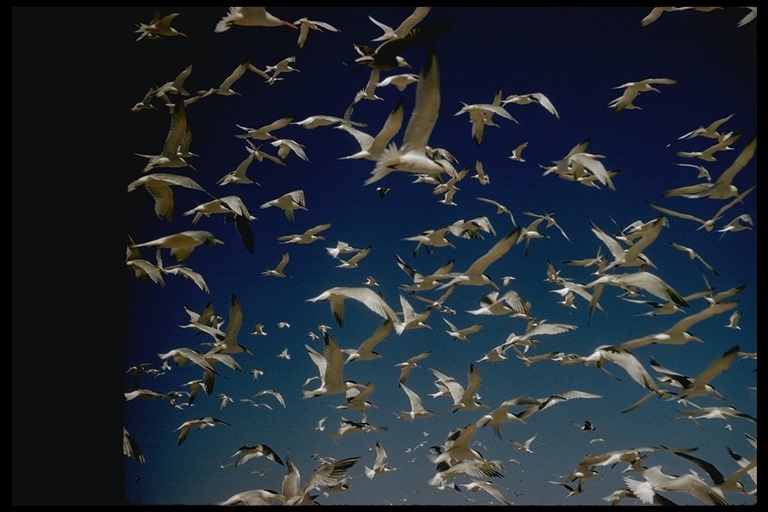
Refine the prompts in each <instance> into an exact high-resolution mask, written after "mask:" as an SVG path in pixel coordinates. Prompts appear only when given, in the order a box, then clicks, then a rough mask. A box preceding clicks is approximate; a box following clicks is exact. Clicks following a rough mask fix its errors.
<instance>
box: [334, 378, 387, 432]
mask: <svg viewBox="0 0 768 512" xmlns="http://www.w3.org/2000/svg"><path fill="white" fill-rule="evenodd" d="M375 390H376V386H375V385H374V384H373V382H368V383H366V384H365V385H364V386H363V387H362V388H358V387H350V388H349V389H347V391H346V393H345V397H344V398H345V403H344V404H343V405H337V406H336V408H337V409H352V410H356V411H360V412H361V413H362V415H363V418H362V420H361V421H362V422H363V423H365V422H367V421H368V419H367V415H366V412H365V410H366V409H368V408H370V407H373V408H376V409H378V407H377V406H376V405H374V404H373V403H371V402H369V401H368V400H367V398H368V397H369V396H370V395H371V394H372V393H373V392H374V391H375Z"/></svg>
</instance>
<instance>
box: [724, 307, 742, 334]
mask: <svg viewBox="0 0 768 512" xmlns="http://www.w3.org/2000/svg"><path fill="white" fill-rule="evenodd" d="M739 320H741V311H734V312H733V313H731V317H730V318H729V319H728V323H727V324H726V325H725V326H726V327H727V328H729V329H737V330H741V327H739Z"/></svg>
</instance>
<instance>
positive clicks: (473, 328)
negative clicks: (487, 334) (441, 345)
mask: <svg viewBox="0 0 768 512" xmlns="http://www.w3.org/2000/svg"><path fill="white" fill-rule="evenodd" d="M443 321H444V322H445V323H446V324H448V327H450V330H446V331H445V332H447V333H448V336H451V337H452V338H456V339H459V340H463V341H469V338H467V336H469V335H470V334H474V333H476V332H478V331H479V330H480V329H482V328H483V324H480V323H477V324H472V325H470V326H469V327H464V328H462V329H459V328H458V327H456V326H455V325H453V324H452V323H451V322H449V321H448V319H447V318H445V317H443Z"/></svg>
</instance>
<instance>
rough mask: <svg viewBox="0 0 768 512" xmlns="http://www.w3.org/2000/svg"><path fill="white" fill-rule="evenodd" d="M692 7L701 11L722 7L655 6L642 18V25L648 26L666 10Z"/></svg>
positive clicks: (673, 10)
mask: <svg viewBox="0 0 768 512" xmlns="http://www.w3.org/2000/svg"><path fill="white" fill-rule="evenodd" d="M690 9H693V10H694V11H700V12H710V11H714V10H716V9H722V7H654V8H653V9H651V12H649V13H648V14H647V15H646V16H645V17H644V18H643V19H642V20H640V25H641V26H643V27H647V26H648V25H650V24H651V23H653V22H654V21H656V20H658V19H659V17H660V16H661V15H662V14H664V13H665V12H676V11H687V10H690Z"/></svg>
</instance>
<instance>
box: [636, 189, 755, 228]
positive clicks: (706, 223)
mask: <svg viewBox="0 0 768 512" xmlns="http://www.w3.org/2000/svg"><path fill="white" fill-rule="evenodd" d="M755 187H757V185H752V186H751V187H749V188H748V189H747V190H745V191H744V192H742V193H741V194H739V195H737V196H736V197H735V198H734V199H733V200H732V201H731V202H729V203H728V204H726V205H724V206H722V207H721V208H720V209H719V210H718V211H717V213H715V214H714V215H713V216H712V217H710V218H709V219H706V220H704V219H700V218H698V217H695V216H693V215H690V214H688V213H681V212H676V211H674V210H670V209H668V208H662V207H661V206H656V205H654V204H651V203H648V206H650V207H651V208H654V209H656V210H658V211H660V212H661V213H664V214H666V215H670V216H672V217H679V218H681V219H686V220H692V221H694V222H698V223H699V224H701V226H699V227H698V228H696V231H698V230H700V229H704V230H706V231H712V230H713V229H714V228H715V222H717V221H718V220H720V219H721V218H722V216H723V215H724V214H725V212H726V211H728V210H730V209H731V208H732V207H734V206H736V204H738V203H741V202H743V199H744V198H745V197H746V196H747V195H748V194H749V193H750V192H752V191H753V190H754V189H755Z"/></svg>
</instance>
